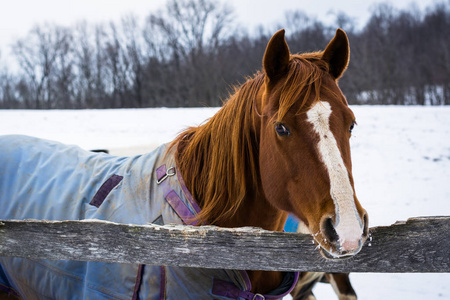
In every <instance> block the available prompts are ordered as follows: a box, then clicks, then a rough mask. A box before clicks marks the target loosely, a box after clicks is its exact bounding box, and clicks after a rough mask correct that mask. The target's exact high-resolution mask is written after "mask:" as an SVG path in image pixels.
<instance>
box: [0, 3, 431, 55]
mask: <svg viewBox="0 0 450 300" xmlns="http://www.w3.org/2000/svg"><path fill="white" fill-rule="evenodd" d="M435 1H436V0H418V1H416V3H417V6H418V7H419V8H421V9H423V8H424V7H426V6H428V5H430V4H432V3H433V2H435ZM227 2H228V3H229V4H230V5H231V6H232V7H234V9H235V12H236V17H237V19H238V22H240V23H241V24H242V25H243V26H245V27H247V28H248V29H249V31H250V32H251V29H252V28H254V27H255V26H256V25H258V24H262V23H264V24H268V25H272V24H275V23H276V22H277V21H279V20H282V18H283V15H284V12H286V11H288V10H298V9H300V10H303V11H304V12H306V13H308V14H309V15H311V16H315V17H317V18H318V19H319V20H321V21H323V22H325V23H327V22H328V21H330V20H332V19H333V20H334V17H333V15H332V13H333V12H339V11H343V12H345V13H346V14H348V15H350V16H352V17H355V18H356V21H357V22H358V24H359V26H361V25H362V24H364V23H365V22H366V20H367V18H368V16H369V15H370V9H371V8H372V7H373V6H374V4H375V3H379V2H389V1H382V0H340V1H339V0H322V1H312V0H309V1H307V0H228V1H227ZM0 3H1V6H0V7H1V9H0V49H1V50H2V52H3V55H2V56H3V58H4V57H5V56H8V54H9V53H8V52H9V45H10V44H11V43H12V42H13V41H15V40H16V39H17V38H20V37H23V36H25V35H26V33H27V32H28V30H30V29H31V27H32V26H33V25H34V24H42V23H44V22H50V23H56V24H59V25H68V26H70V25H72V24H74V23H76V22H77V21H80V20H83V19H85V20H88V21H90V22H93V23H96V22H105V21H111V20H119V19H120V17H121V16H123V15H126V14H129V13H133V14H135V15H137V16H140V17H142V18H143V17H145V16H147V15H148V13H149V12H151V11H155V10H157V9H158V8H160V7H162V6H163V5H164V3H165V0H0ZM390 3H391V4H392V5H393V6H394V7H397V8H406V7H408V5H409V4H410V3H412V0H395V1H391V2H390Z"/></svg>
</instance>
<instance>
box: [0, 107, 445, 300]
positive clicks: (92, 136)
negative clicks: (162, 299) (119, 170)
mask: <svg viewBox="0 0 450 300" xmlns="http://www.w3.org/2000/svg"><path fill="white" fill-rule="evenodd" d="M352 109H353V111H354V112H355V115H356V116H357V122H358V126H357V127H356V129H355V130H354V134H353V137H352V138H351V146H352V157H353V173H354V179H355V187H356V192H357V195H358V197H359V200H360V202H361V203H362V205H363V206H364V208H365V209H366V210H367V211H368V213H369V220H370V225H371V226H379V225H390V224H392V223H394V222H395V221H397V220H406V219H407V218H408V217H413V216H433V215H446V216H450V107H393V106H390V107H383V106H354V107H352ZM216 111H217V109H216V108H195V109H165V108H161V109H119V110H81V111H70V110H68V111H57V110H54V111H45V110H42V111H29V110H0V134H28V135H33V136H38V137H42V138H47V139H53V140H58V141H61V142H64V143H70V144H78V145H80V146H81V147H83V148H86V149H94V148H104V149H105V148H106V149H110V150H111V153H112V154H119V155H131V154H137V153H140V152H145V151H149V150H151V149H153V148H154V147H156V146H157V145H159V144H161V143H164V142H168V141H170V140H172V139H173V138H174V137H175V136H176V135H177V133H179V132H180V131H181V130H182V129H183V128H185V127H187V126H193V125H198V124H200V123H202V122H203V121H204V120H205V119H207V118H208V117H210V116H211V115H213V114H214V112H216ZM0 155H1V154H0ZM449 255H450V251H449ZM351 280H352V283H353V286H354V288H355V290H356V292H357V294H358V296H359V299H363V300H364V299H408V300H416V299H417V300H419V299H450V274H371V273H369V274H364V273H358V274H357V273H353V274H352V275H351ZM315 294H316V297H317V299H319V300H320V299H335V298H336V297H335V296H334V293H333V292H332V290H331V287H330V286H328V285H323V284H319V285H318V287H317V288H316V289H315ZM286 299H288V297H286Z"/></svg>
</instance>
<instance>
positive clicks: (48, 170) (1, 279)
mask: <svg viewBox="0 0 450 300" xmlns="http://www.w3.org/2000/svg"><path fill="white" fill-rule="evenodd" d="M167 152H168V147H167V146H166V145H163V146H161V147H159V148H158V149H156V150H155V151H153V152H151V153H148V154H145V155H139V156H134V157H116V156H111V155H108V154H102V153H92V152H88V151H85V150H82V149H81V148H79V147H76V146H68V145H63V144H60V143H57V142H53V141H48V140H43V139H38V138H33V137H27V136H20V135H11V136H3V137H0V219H4V220H5V219H42V220H82V219H99V220H108V221H112V222H117V223H126V224H137V225H142V224H148V223H156V224H160V225H163V224H169V223H175V224H190V223H191V222H192V219H193V217H195V216H196V215H197V214H198V212H199V211H200V208H199V207H198V206H197V204H196V202H195V200H194V199H193V198H192V195H191V194H190V193H189V191H188V190H187V189H186V187H185V185H184V182H183V178H182V177H181V176H180V173H179V172H178V170H177V168H176V164H175V159H174V156H173V153H167ZM167 174H169V175H170V176H167ZM157 181H159V182H160V184H158V183H157ZM297 278H298V274H296V273H286V275H285V276H284V281H283V283H282V284H281V286H280V287H279V288H277V289H276V290H275V291H273V292H272V293H269V294H268V295H259V294H253V293H251V292H250V290H251V284H250V281H249V278H248V275H247V273H246V272H245V271H239V270H221V269H196V268H180V267H169V266H151V265H138V264H119V263H102V262H81V261H50V260H33V259H24V258H14V257H0V289H3V290H4V291H7V292H10V293H13V294H16V295H18V296H20V297H22V298H24V299H240V300H243V299H280V298H282V297H283V296H284V295H286V294H287V293H289V292H290V291H291V290H292V288H293V287H294V285H295V283H296V281H297Z"/></svg>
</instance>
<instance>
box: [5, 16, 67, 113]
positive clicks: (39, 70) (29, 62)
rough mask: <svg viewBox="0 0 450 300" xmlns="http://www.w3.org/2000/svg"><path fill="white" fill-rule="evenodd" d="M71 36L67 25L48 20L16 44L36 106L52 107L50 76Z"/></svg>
mask: <svg viewBox="0 0 450 300" xmlns="http://www.w3.org/2000/svg"><path fill="white" fill-rule="evenodd" d="M68 38H69V36H68V32H67V29H66V28H64V27H60V26H56V25H48V24H47V25H46V26H44V27H41V26H35V27H34V28H33V29H32V30H31V31H30V33H29V34H28V36H27V37H26V38H24V39H20V40H19V41H17V43H16V44H15V45H14V46H13V52H14V54H15V55H16V58H17V60H18V62H19V65H20V67H21V71H22V72H23V74H24V76H25V77H26V78H27V79H28V81H29V82H30V84H31V86H30V91H31V96H32V99H29V100H32V101H33V102H34V106H33V108H38V109H39V108H44V107H46V108H51V107H52V104H51V100H52V87H51V85H52V83H51V80H50V77H51V75H52V73H53V72H54V68H55V63H56V60H57V58H58V56H59V55H60V53H61V52H62V51H64V49H65V48H66V45H67V43H68V41H67V40H68ZM29 103H30V102H29Z"/></svg>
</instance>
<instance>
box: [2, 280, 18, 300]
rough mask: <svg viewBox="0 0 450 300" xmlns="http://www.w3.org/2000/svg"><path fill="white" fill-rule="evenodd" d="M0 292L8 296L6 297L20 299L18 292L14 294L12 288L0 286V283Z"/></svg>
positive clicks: (14, 291)
mask: <svg viewBox="0 0 450 300" xmlns="http://www.w3.org/2000/svg"><path fill="white" fill-rule="evenodd" d="M0 291H3V292H5V293H7V294H8V296H11V295H12V296H14V297H17V298H19V299H20V298H21V297H20V294H19V293H18V292H16V290H14V289H13V288H12V287H10V286H5V285H3V284H1V283H0Z"/></svg>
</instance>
